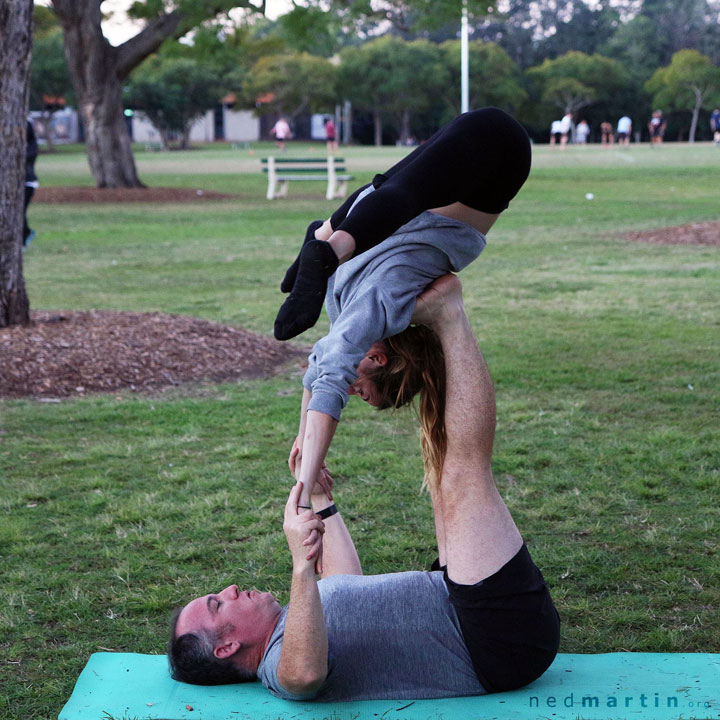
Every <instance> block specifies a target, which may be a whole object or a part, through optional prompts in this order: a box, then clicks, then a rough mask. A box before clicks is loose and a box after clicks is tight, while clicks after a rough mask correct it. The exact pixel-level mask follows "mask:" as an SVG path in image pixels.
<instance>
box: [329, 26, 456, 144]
mask: <svg viewBox="0 0 720 720" xmlns="http://www.w3.org/2000/svg"><path fill="white" fill-rule="evenodd" d="M340 77H341V86H342V88H343V90H344V93H345V96H346V97H347V98H348V99H349V100H350V101H351V102H352V103H353V106H354V107H356V108H358V109H360V110H368V111H370V112H372V114H373V120H374V125H375V133H374V134H375V144H376V145H381V144H382V127H383V121H384V120H389V121H391V122H392V123H393V125H394V126H395V130H396V131H397V134H398V136H399V139H400V141H401V142H403V143H404V142H406V141H407V140H409V137H410V133H411V130H412V128H411V122H412V114H413V113H415V114H418V113H422V112H423V111H425V110H427V109H428V108H429V107H430V106H431V104H432V103H433V102H435V101H436V100H437V98H439V97H442V92H443V91H444V90H445V89H446V88H447V86H448V84H449V80H448V72H447V68H446V67H445V63H444V62H443V57H442V54H441V52H440V50H439V48H438V46H436V45H433V44H431V43H429V42H428V41H427V40H414V41H413V42H406V41H404V40H400V39H399V38H395V37H383V38H380V39H378V40H373V41H371V42H369V43H366V44H365V45H362V46H361V47H357V48H347V49H346V50H344V51H343V53H342V55H341V63H340Z"/></svg>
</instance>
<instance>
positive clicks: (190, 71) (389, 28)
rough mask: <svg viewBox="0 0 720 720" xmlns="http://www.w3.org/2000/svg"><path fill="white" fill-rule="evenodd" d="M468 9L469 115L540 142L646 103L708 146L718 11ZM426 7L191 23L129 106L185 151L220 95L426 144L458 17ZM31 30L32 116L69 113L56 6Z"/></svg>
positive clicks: (445, 107)
mask: <svg viewBox="0 0 720 720" xmlns="http://www.w3.org/2000/svg"><path fill="white" fill-rule="evenodd" d="M55 4H56V5H58V2H56V3H55ZM60 4H62V3H60ZM475 9H476V10H479V11H483V12H482V14H480V13H479V12H478V13H477V14H476V16H475V17H474V20H473V23H472V40H471V44H470V68H471V76H470V102H471V107H481V106H483V105H497V106H499V107H502V108H504V109H506V110H508V111H510V112H512V113H513V114H514V115H515V116H516V117H518V118H519V119H520V120H521V121H522V122H523V123H524V124H525V125H526V126H527V127H528V129H529V130H530V132H531V134H533V135H534V136H535V139H536V140H545V139H547V135H548V127H549V125H550V123H551V121H552V120H553V119H557V118H558V117H560V116H562V115H563V114H565V113H566V112H573V113H574V114H576V116H580V115H581V116H583V117H584V118H585V119H586V120H587V121H588V122H589V124H590V126H591V127H592V128H597V126H599V124H600V122H602V121H603V120H609V121H611V122H613V123H615V122H616V121H617V119H618V118H619V117H620V116H621V115H623V114H629V115H630V116H631V117H633V120H634V121H635V128H636V129H637V128H644V127H645V125H646V122H647V118H648V117H649V115H650V113H651V112H652V109H653V108H654V107H655V106H658V107H662V108H663V110H664V111H665V113H666V116H667V117H668V119H669V128H668V137H670V138H673V139H674V138H678V139H690V140H694V139H695V137H696V136H697V134H698V128H699V133H700V135H699V137H707V136H708V131H707V127H706V126H707V122H705V120H706V115H707V113H709V111H710V109H712V107H714V106H715V105H717V104H718V103H720V70H719V69H718V65H719V64H720V24H719V23H718V15H719V11H720V4H718V3H717V2H714V1H713V0H680V2H676V1H674V0H673V1H672V2H671V1H670V0H644V2H640V3H638V2H637V1H633V0H625V1H624V2H621V3H613V5H612V6H611V5H610V4H609V2H607V0H605V1H604V2H600V3H597V4H596V5H595V6H594V7H593V8H590V7H589V6H588V5H586V4H584V3H582V2H572V1H571V0H559V1H556V2H550V0H538V1H536V2H527V1H524V2H519V1H518V0H510V2H509V3H508V5H507V9H506V11H505V12H504V13H503V15H502V16H498V14H497V13H495V12H491V11H490V10H488V9H486V8H483V6H479V7H476V8H475ZM425 10H426V8H424V7H423V6H422V5H420V4H418V6H417V7H416V8H414V7H413V4H412V3H411V4H405V5H403V7H402V8H396V7H391V6H389V5H388V7H387V8H385V11H384V12H383V13H379V14H378V13H375V14H371V13H367V12H366V13H360V12H358V11H357V10H355V11H353V7H352V4H351V5H350V6H347V7H345V8H336V9H335V10H334V11H333V12H328V11H325V10H323V9H321V8H319V7H315V6H312V5H310V6H308V7H300V6H296V7H295V8H294V9H293V10H292V11H291V12H290V13H288V14H287V15H284V16H282V17H280V18H279V19H277V20H275V21H270V20H267V19H266V18H264V17H262V16H257V15H251V14H250V15H249V14H246V15H245V16H244V17H243V18H242V19H241V20H240V21H235V22H231V21H230V20H229V18H228V17H227V16H223V17H221V18H220V19H212V20H209V21H205V22H200V23H199V24H197V22H198V17H200V16H199V15H198V14H197V13H196V14H195V15H194V16H193V18H192V19H191V21H190V23H189V24H190V25H193V26H194V29H193V31H192V34H191V36H190V37H189V38H188V37H187V36H186V38H185V39H184V41H183V42H178V41H170V42H165V43H164V44H160V45H159V46H158V48H157V49H156V50H155V51H153V52H152V53H150V54H148V56H147V57H146V59H144V60H143V61H142V62H141V63H139V64H138V66H137V67H136V68H135V69H134V70H132V72H131V73H129V74H128V77H127V79H125V81H124V83H123V94H122V96H121V97H122V101H123V103H124V105H125V106H127V107H133V108H136V109H142V110H144V111H145V112H146V114H147V115H148V116H149V117H150V119H151V121H152V122H153V124H154V125H155V126H156V127H157V129H158V130H159V131H160V134H161V136H162V137H163V138H165V139H167V138H168V137H169V136H170V135H171V134H175V135H177V136H179V137H180V138H182V139H183V142H182V143H181V144H182V145H183V146H184V145H185V144H186V142H187V137H188V134H189V129H190V126H191V125H192V123H193V122H194V121H195V120H196V119H197V118H198V117H199V116H200V115H202V114H203V113H204V112H205V111H207V110H208V109H210V108H212V107H214V106H215V105H217V104H218V103H219V101H220V99H221V98H226V97H227V96H228V94H232V96H233V97H234V99H235V104H236V106H237V107H240V108H255V109H256V110H257V111H258V112H259V113H261V114H262V113H266V114H267V113H269V114H283V115H286V116H288V117H289V118H290V120H293V119H294V118H295V117H297V116H299V115H301V114H308V113H311V112H332V110H333V109H334V107H335V105H336V104H338V103H341V102H343V101H345V100H349V101H350V102H351V103H352V105H353V108H354V110H355V113H356V117H358V118H359V119H361V120H362V119H365V120H366V122H365V123H364V124H363V123H360V124H358V131H357V132H356V134H355V135H356V140H359V141H362V142H374V143H375V144H380V143H382V142H383V140H385V141H390V142H392V141H399V142H403V143H404V142H408V141H410V140H411V139H413V138H415V139H423V138H425V137H427V136H428V135H430V134H431V133H432V132H433V131H434V130H435V129H436V128H437V127H438V126H439V125H441V124H442V123H444V122H446V121H447V120H449V119H450V118H451V117H453V116H454V115H456V114H457V113H458V112H459V111H460V107H459V85H460V76H459V67H460V44H459V41H458V40H457V39H455V37H456V35H457V21H456V19H455V18H453V19H452V22H448V19H449V18H450V17H451V16H452V13H451V8H447V7H445V8H444V12H443V8H440V9H437V8H436V9H435V11H434V13H433V14H429V13H428V12H426V11H425ZM56 12H57V9H56ZM35 27H36V31H35V52H34V58H33V66H32V67H33V69H32V82H31V91H32V94H31V97H32V101H33V103H32V104H33V107H35V108H41V107H46V106H48V104H47V103H44V102H43V101H42V98H43V97H45V98H52V97H57V96H60V95H62V96H65V97H66V98H69V99H70V102H72V101H73V99H74V98H73V83H72V79H71V74H70V72H69V71H68V69H67V64H66V63H65V62H64V61H63V57H62V54H61V53H60V52H59V50H60V48H61V46H62V30H61V27H60V24H59V22H58V21H57V20H56V19H55V14H54V13H53V12H52V10H50V9H48V8H42V7H36V9H35ZM349 30H352V32H349ZM381 31H382V33H383V34H382V35H381V36H380V37H374V36H375V35H377V33H378V32H381ZM176 34H177V33H176ZM373 37H374V39H371V38H373ZM258 98H262V99H263V100H264V102H262V103H261V104H259V103H258ZM369 128H372V132H369V130H368V129H369ZM363 129H365V130H366V132H364V133H363Z"/></svg>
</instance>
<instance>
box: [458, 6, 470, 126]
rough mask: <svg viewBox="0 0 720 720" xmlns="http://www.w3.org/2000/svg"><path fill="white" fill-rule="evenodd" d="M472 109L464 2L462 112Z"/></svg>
mask: <svg viewBox="0 0 720 720" xmlns="http://www.w3.org/2000/svg"><path fill="white" fill-rule="evenodd" d="M469 109H470V61H469V52H468V11H467V0H463V7H462V22H461V24H460V112H464V113H466V112H467V111H468V110H469Z"/></svg>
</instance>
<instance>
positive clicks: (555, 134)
mask: <svg viewBox="0 0 720 720" xmlns="http://www.w3.org/2000/svg"><path fill="white" fill-rule="evenodd" d="M561 137H562V120H553V121H552V125H550V144H551V145H555V144H557V143H559V142H560V138H561Z"/></svg>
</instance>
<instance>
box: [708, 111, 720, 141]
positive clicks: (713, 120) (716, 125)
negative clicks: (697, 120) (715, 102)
mask: <svg viewBox="0 0 720 720" xmlns="http://www.w3.org/2000/svg"><path fill="white" fill-rule="evenodd" d="M710 131H711V132H712V134H713V142H714V143H715V144H716V145H720V108H715V109H714V110H713V111H712V115H710Z"/></svg>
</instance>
